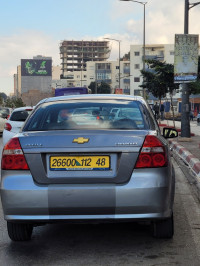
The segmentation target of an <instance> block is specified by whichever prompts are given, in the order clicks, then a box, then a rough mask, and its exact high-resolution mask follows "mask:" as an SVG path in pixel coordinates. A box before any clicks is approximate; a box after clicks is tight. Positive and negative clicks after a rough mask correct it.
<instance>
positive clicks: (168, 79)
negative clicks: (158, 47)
mask: <svg viewBox="0 0 200 266" xmlns="http://www.w3.org/2000/svg"><path fill="white" fill-rule="evenodd" d="M146 64H147V65H148V70H145V71H144V70H141V73H142V76H143V78H144V81H145V82H144V84H143V85H141V87H143V88H147V90H148V91H149V92H151V93H152V94H153V96H154V97H156V98H158V99H159V102H160V104H161V99H162V98H163V97H165V96H166V94H167V93H169V94H170V99H171V106H172V112H173V118H174V111H173V105H172V96H173V91H174V90H176V89H178V88H179V84H175V83H174V66H173V65H172V64H167V63H166V62H160V61H158V60H147V61H146ZM159 109H160V108H159Z"/></svg>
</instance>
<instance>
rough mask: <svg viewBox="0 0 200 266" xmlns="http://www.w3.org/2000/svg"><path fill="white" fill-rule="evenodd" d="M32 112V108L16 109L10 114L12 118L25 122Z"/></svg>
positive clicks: (12, 119)
mask: <svg viewBox="0 0 200 266" xmlns="http://www.w3.org/2000/svg"><path fill="white" fill-rule="evenodd" d="M31 112H32V111H31V110H22V111H14V112H13V113H12V114H11V116H10V120H11V121H19V122H24V121H25V120H26V118H27V117H28V116H29V114H30V113H31Z"/></svg>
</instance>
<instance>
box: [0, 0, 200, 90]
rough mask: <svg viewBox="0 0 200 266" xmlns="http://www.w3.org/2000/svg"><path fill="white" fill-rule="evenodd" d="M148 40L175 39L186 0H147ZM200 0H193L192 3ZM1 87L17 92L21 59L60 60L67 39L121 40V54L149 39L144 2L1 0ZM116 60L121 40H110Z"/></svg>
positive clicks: (193, 12) (199, 11) (194, 17)
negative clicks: (15, 85)
mask: <svg viewBox="0 0 200 266" xmlns="http://www.w3.org/2000/svg"><path fill="white" fill-rule="evenodd" d="M145 1H147V4H146V7H145V11H146V13H145V14H146V15H145V19H146V23H145V25H146V34H145V35H146V44H172V43H174V36H175V34H182V33H183V32H184V4H185V0H167V1H165V0H145ZM193 2H197V1H192V0H191V1H190V3H193ZM0 6H1V8H0V25H1V26H0V92H4V93H6V94H7V95H9V94H10V93H12V92H13V87H14V81H13V75H14V74H15V73H16V72H17V66H18V65H20V62H21V59H31V58H33V56H37V55H43V56H51V57H52V59H53V65H60V63H61V60H60V54H59V46H60V43H61V41H63V40H89V41H90V40H93V41H96V40H103V38H114V39H117V40H121V55H123V54H124V53H127V52H128V51H129V50H130V45H134V44H142V43H143V21H144V7H143V5H142V4H139V3H136V2H135V3H134V2H131V1H119V0H72V1H69V0H34V1H30V0H10V1H4V0H0ZM189 13H190V14H189V15H190V19H189V33H190V34H199V31H200V20H199V16H200V5H198V6H196V7H194V8H192V9H190V12H189ZM110 47H111V53H110V58H109V59H110V60H117V59H118V54H119V46H118V42H116V41H110Z"/></svg>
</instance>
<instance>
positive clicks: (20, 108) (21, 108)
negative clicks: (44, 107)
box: [13, 106, 33, 112]
mask: <svg viewBox="0 0 200 266" xmlns="http://www.w3.org/2000/svg"><path fill="white" fill-rule="evenodd" d="M27 109H31V110H32V109H33V107H32V106H23V107H18V108H15V109H14V110H13V112H18V111H24V110H27Z"/></svg>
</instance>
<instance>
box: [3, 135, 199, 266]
mask: <svg viewBox="0 0 200 266" xmlns="http://www.w3.org/2000/svg"><path fill="white" fill-rule="evenodd" d="M0 148H2V139H1V138H0ZM174 164H175V170H176V196H175V205H174V218H175V235H174V238H173V240H158V239H154V238H152V237H151V233H150V227H149V226H148V225H144V224H143V225H141V224H140V225H138V224H134V223H130V224H114V225H113V224H106V225H65V224H62V225H46V226H41V227H37V228H34V231H33V238H32V240H31V241H29V242H24V243H15V242H12V241H11V240H10V239H9V238H8V235H7V230H6V222H5V221H4V219H3V212H2V208H1V203H0V265H1V266H4V265H6V266H7V265H8V266H12V265H14V266H17V265H20V266H23V265H43V266H44V265H76V266H77V265H145V266H148V265H151V266H157V265H171V266H173V265H176V266H177V265H181V266H183V265H186V266H188V265H190V266H193V265H195V266H199V265H200V204H199V202H198V201H197V200H196V198H195V196H194V195H193V190H192V186H191V185H190V183H189V181H187V179H186V178H185V176H184V174H183V172H182V170H181V168H180V166H179V165H177V164H176V162H174ZM184 172H185V173H187V171H185V170H184Z"/></svg>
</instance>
